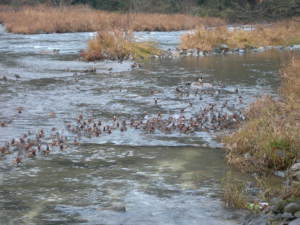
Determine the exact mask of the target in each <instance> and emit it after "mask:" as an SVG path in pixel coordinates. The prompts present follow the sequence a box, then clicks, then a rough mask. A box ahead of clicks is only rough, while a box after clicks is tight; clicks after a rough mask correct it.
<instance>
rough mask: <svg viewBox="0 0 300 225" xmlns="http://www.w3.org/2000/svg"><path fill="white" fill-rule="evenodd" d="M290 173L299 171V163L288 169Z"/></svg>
mask: <svg viewBox="0 0 300 225" xmlns="http://www.w3.org/2000/svg"><path fill="white" fill-rule="evenodd" d="M290 170H291V171H300V163H295V164H294V165H292V166H291V168H290Z"/></svg>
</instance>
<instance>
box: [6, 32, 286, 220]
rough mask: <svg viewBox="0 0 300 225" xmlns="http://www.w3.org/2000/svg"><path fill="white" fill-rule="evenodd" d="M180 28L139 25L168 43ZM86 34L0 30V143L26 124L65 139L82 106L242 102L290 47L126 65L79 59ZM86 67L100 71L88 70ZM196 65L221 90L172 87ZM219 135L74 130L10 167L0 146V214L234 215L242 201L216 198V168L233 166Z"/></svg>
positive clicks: (127, 113) (128, 113) (126, 114)
mask: <svg viewBox="0 0 300 225" xmlns="http://www.w3.org/2000/svg"><path fill="white" fill-rule="evenodd" d="M182 33H183V32H171V33H170V32H169V33H168V32H165V33H159V32H151V33H137V34H136V35H137V37H138V39H140V40H144V39H146V40H155V41H157V42H159V44H160V47H161V48H163V49H168V48H175V47H176V45H177V44H178V43H179V40H180V35H181V34H182ZM93 35H94V34H92V33H73V34H41V35H14V34H8V33H5V32H4V30H1V31H0V78H1V77H3V76H6V77H7V81H4V80H0V106H1V107H0V121H9V122H8V124H7V126H5V127H0V134H1V135H0V145H3V144H5V142H6V141H10V140H11V139H12V138H18V137H20V136H21V135H23V134H24V133H27V132H28V131H31V132H35V131H37V130H38V129H44V131H45V133H48V134H50V133H51V129H52V128H53V127H55V128H57V130H59V132H60V134H63V135H64V136H66V137H68V138H70V139H72V138H73V136H74V134H72V133H69V132H68V131H67V129H66V127H65V126H66V123H68V122H72V121H73V120H74V118H76V117H77V116H78V115H79V114H83V115H84V116H85V117H93V118H99V119H101V120H102V121H104V122H105V121H107V122H108V123H109V121H111V119H112V118H113V117H114V116H116V117H118V118H121V119H124V120H129V119H131V118H141V117H144V115H145V112H147V115H148V116H150V117H151V116H154V115H157V114H158V113H159V112H160V113H161V114H162V115H163V116H167V115H172V116H174V117H176V116H179V114H180V113H182V114H184V116H185V117H187V118H188V117H190V116H193V115H194V114H195V113H197V112H198V111H199V110H201V109H203V108H204V107H206V106H207V105H209V104H212V103H213V104H216V107H219V106H220V105H222V104H224V103H225V102H227V103H226V104H228V105H230V106H231V107H232V108H235V109H236V110H240V109H243V108H245V106H246V105H248V104H249V103H250V102H251V101H253V100H254V99H255V98H256V97H257V96H260V95H262V94H271V95H276V88H277V86H278V83H279V76H278V69H279V68H280V66H281V64H284V63H285V62H286V60H287V59H288V58H289V57H290V54H289V53H287V52H279V51H269V52H264V53H255V54H246V55H227V56H221V55H219V56H207V57H200V58H195V57H183V58H176V59H161V60H159V59H155V60H150V61H148V62H142V63H141V68H135V69H132V68H131V65H132V62H122V63H119V62H109V61H105V62H97V63H87V62H83V61H80V60H79V59H78V52H79V50H80V49H84V48H85V46H86V42H87V40H88V39H90V38H91V37H92V36H93ZM54 49H59V50H60V52H59V54H54V53H53V50H54ZM93 67H95V68H96V72H88V71H87V70H89V69H91V68H93ZM74 73H77V74H78V76H76V77H75V78H74ZM200 76H203V78H204V79H205V81H206V82H210V83H212V84H213V85H214V86H215V87H216V90H221V91H216V92H213V93H202V94H201V96H199V95H193V94H189V95H188V94H184V95H179V94H178V93H176V87H178V86H182V85H185V83H187V82H192V81H195V80H196V79H197V78H199V77H200ZM236 89H238V94H237V93H235V90H236ZM239 96H242V99H243V100H242V101H241V100H240V98H239ZM155 99H157V103H155ZM18 109H22V110H21V111H22V112H21V113H19V112H18V111H19V110H18ZM182 109H184V112H182V111H181V110H182ZM219 134H220V132H215V131H209V130H208V131H198V132H194V133H192V134H182V133H176V132H175V133H172V134H165V133H162V132H159V131H156V132H154V133H147V132H144V131H142V130H140V129H128V131H126V132H120V131H114V132H112V134H104V135H101V136H100V137H93V138H88V137H81V138H80V140H79V142H80V145H70V146H69V147H68V149H67V150H65V151H53V152H51V153H50V155H49V156H47V157H45V156H38V157H36V158H35V159H27V160H24V162H23V163H22V164H21V165H19V166H18V167H16V165H15V163H13V161H14V157H15V155H8V156H3V157H2V160H1V161H0V224H4V225H6V224H7V225H8V224H45V225H46V224H49V225H50V224H59V225H62V224H107V225H121V224H123V225H141V224H156V225H159V224H161V225H167V224H170V225H171V224H178V225H179V224H182V225H183V224H186V225H193V224H203V225H226V224H238V222H239V219H240V217H241V215H242V214H241V212H239V211H235V210H230V209H226V208H225V207H224V203H223V202H222V199H221V196H222V194H221V193H222V179H223V178H224V176H225V175H226V173H227V172H229V171H231V169H230V168H229V167H228V166H227V165H226V162H225V159H224V151H223V150H222V148H220V147H222V146H221V144H220V143H219V142H218V141H217V140H216V136H217V135H219ZM232 172H234V174H235V175H236V176H237V177H239V176H240V175H239V173H238V172H236V171H232ZM243 179H247V178H245V177H244V178H243Z"/></svg>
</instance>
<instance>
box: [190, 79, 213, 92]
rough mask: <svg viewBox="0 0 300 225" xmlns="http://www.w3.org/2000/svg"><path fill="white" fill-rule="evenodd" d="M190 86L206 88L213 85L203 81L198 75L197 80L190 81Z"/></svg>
mask: <svg viewBox="0 0 300 225" xmlns="http://www.w3.org/2000/svg"><path fill="white" fill-rule="evenodd" d="M191 88H195V89H207V88H213V85H212V84H210V83H205V82H203V78H202V77H200V78H199V79H198V80H197V81H195V82H192V83H191Z"/></svg>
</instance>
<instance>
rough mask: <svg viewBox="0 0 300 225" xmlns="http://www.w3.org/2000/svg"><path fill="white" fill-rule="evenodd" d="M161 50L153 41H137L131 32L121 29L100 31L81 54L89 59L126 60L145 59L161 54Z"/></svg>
mask: <svg viewBox="0 0 300 225" xmlns="http://www.w3.org/2000/svg"><path fill="white" fill-rule="evenodd" d="M160 54H161V50H159V49H158V48H156V47H155V44H154V43H152V42H136V41H135V40H134V38H133V35H132V34H131V33H130V32H123V31H119V30H114V31H101V32H100V31H99V32H98V33H97V35H96V37H95V38H94V39H92V40H90V41H89V42H88V48H87V50H86V51H84V52H82V53H81V56H82V57H83V58H84V59H86V60H88V61H94V60H103V59H110V60H124V59H129V58H133V59H145V58H147V57H150V56H152V55H160Z"/></svg>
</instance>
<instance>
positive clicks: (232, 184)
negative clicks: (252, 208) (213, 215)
mask: <svg viewBox="0 0 300 225" xmlns="http://www.w3.org/2000/svg"><path fill="white" fill-rule="evenodd" d="M223 184H224V186H223V190H224V193H223V200H224V202H225V204H226V206H227V207H230V208H238V209H243V208H246V207H247V198H246V193H245V186H244V184H243V183H242V182H241V181H238V180H234V179H233V177H232V175H226V177H225V179H224V182H223Z"/></svg>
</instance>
